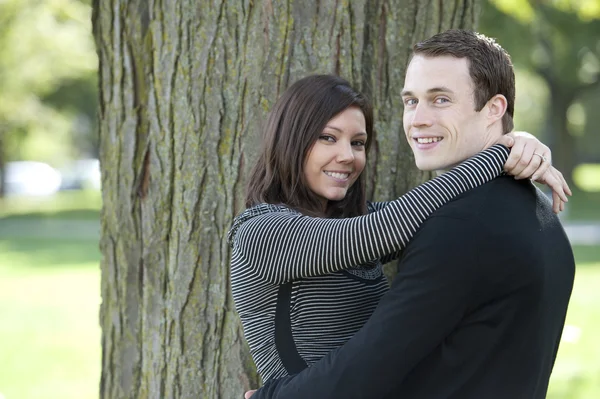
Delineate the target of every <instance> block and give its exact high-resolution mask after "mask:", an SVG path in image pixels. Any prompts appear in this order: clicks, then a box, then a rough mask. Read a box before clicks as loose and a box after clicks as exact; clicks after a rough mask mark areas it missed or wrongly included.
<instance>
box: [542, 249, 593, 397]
mask: <svg viewBox="0 0 600 399" xmlns="http://www.w3.org/2000/svg"><path fill="white" fill-rule="evenodd" d="M599 287H600V250H597V251H596V262H593V263H592V262H590V263H578V265H577V273H576V276H575V285H574V287H573V294H572V296H571V302H570V304H569V311H568V313H567V321H566V326H565V331H564V333H563V340H562V342H561V345H560V348H559V351H558V356H557V359H556V364H555V366H554V371H553V373H552V379H551V381H550V387H549V391H548V398H549V399H588V398H600V345H598V338H599V337H600V290H599V289H598V288H599Z"/></svg>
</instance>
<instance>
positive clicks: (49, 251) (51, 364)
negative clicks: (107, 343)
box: [0, 239, 101, 399]
mask: <svg viewBox="0 0 600 399" xmlns="http://www.w3.org/2000/svg"><path fill="white" fill-rule="evenodd" d="M99 257H100V254H99V252H98V246H97V244H96V242H95V241H89V242H78V243H76V245H75V244H73V243H72V242H69V241H64V240H52V239H46V240H44V241H40V240H34V241H29V240H28V241H10V240H0V320H1V322H0V359H1V362H0V394H1V395H4V397H5V398H6V399H13V398H15V399H33V398H47V399H53V398H56V399H59V398H61V399H87V398H89V399H91V398H97V397H98V385H99V376H100V349H101V348H100V328H99V324H98V307H99V305H100V271H99V266H98V260H99Z"/></svg>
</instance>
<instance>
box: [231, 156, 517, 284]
mask: <svg viewBox="0 0 600 399" xmlns="http://www.w3.org/2000/svg"><path fill="white" fill-rule="evenodd" d="M508 154H509V150H508V149H507V148H506V147H504V146H502V145H494V146H492V147H490V148H488V149H487V150H485V151H482V152H480V153H479V154H477V155H476V156H474V157H472V158H470V159H468V160H466V161H464V162H463V163H461V164H459V165H458V166H456V167H455V168H453V169H451V170H450V171H448V172H446V173H444V174H442V175H440V176H438V177H436V178H434V179H432V180H430V181H428V182H426V183H423V184H421V185H419V186H417V187H415V188H414V189H412V190H410V191H409V192H407V193H406V194H404V195H403V196H401V197H400V198H398V199H396V200H394V201H390V202H389V203H387V206H386V207H384V208H383V209H381V210H379V211H377V212H373V213H370V214H368V215H364V216H358V217H354V218H347V219H325V218H314V217H309V216H304V215H300V214H292V213H287V212H272V213H268V214H265V215H262V216H258V217H255V218H253V219H250V220H248V221H246V222H245V223H244V224H243V225H242V226H240V228H239V230H238V231H237V234H236V236H235V239H234V241H233V251H234V252H236V256H239V257H241V258H243V259H244V261H245V263H246V264H247V265H249V267H250V268H251V269H253V271H254V272H255V273H256V274H257V275H258V276H259V277H260V278H262V279H264V280H266V281H268V282H271V283H273V284H281V283H283V282H286V281H290V280H295V279H298V278H302V277H310V276H318V275H325V274H329V273H333V272H336V271H339V270H344V269H348V268H352V267H356V266H358V265H361V264H364V263H366V262H368V261H372V260H375V259H381V258H384V257H385V256H386V255H391V254H394V253H397V252H398V251H400V250H402V249H403V248H405V247H406V245H407V244H408V242H409V240H410V239H411V238H412V237H413V235H414V234H415V233H416V232H417V230H418V229H419V227H420V226H421V224H423V222H424V221H425V220H426V219H427V218H428V217H429V216H430V215H431V214H432V213H433V212H434V211H435V210H437V209H438V208H440V207H441V206H442V205H444V204H445V203H447V202H448V201H450V200H452V199H453V198H455V197H456V196H458V195H459V194H461V193H463V192H465V191H467V190H469V189H472V188H474V187H477V186H480V185H482V184H484V183H486V182H488V181H490V180H492V179H494V178H495V177H497V176H499V175H500V174H501V173H502V169H503V166H504V163H505V162H506V160H507V158H508Z"/></svg>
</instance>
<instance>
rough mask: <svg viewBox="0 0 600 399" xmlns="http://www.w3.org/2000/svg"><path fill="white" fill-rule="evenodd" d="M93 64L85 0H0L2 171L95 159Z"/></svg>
mask: <svg viewBox="0 0 600 399" xmlns="http://www.w3.org/2000/svg"><path fill="white" fill-rule="evenodd" d="M97 69H98V61H97V56H96V53H95V48H94V42H93V38H92V36H91V34H90V2H89V1H87V0H45V1H39V0H4V1H1V2H0V88H1V89H0V90H2V101H0V171H4V170H5V168H4V167H3V166H4V164H5V163H6V162H8V161H13V160H38V161H44V162H48V163H50V164H53V165H56V166H60V165H61V164H62V163H64V162H65V161H66V160H69V159H73V158H78V157H97V152H98V151H97V139H96V134H95V131H96V127H95V125H96V116H95V113H96V106H97V87H96V86H97V77H96V75H97ZM0 175H3V173H0ZM2 181H3V180H0V193H1V192H2V191H3V187H4V184H2Z"/></svg>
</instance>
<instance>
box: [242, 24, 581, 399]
mask: <svg viewBox="0 0 600 399" xmlns="http://www.w3.org/2000/svg"><path fill="white" fill-rule="evenodd" d="M514 93H515V87H514V73H513V69H512V65H511V61H510V58H509V56H508V55H507V54H506V52H505V51H504V50H503V49H502V48H501V47H500V46H498V45H497V44H496V43H494V42H493V40H490V39H488V38H486V37H484V36H482V35H478V34H476V33H473V32H468V31H459V30H452V31H447V32H444V33H441V34H439V35H436V36H434V37H432V38H430V39H428V40H425V41H424V42H421V43H418V44H417V45H415V47H414V54H413V58H412V60H411V62H410V64H409V67H408V70H407V73H406V79H405V87H404V90H403V92H402V96H403V99H404V130H405V132H406V137H407V139H408V141H409V143H410V145H411V148H412V150H413V152H414V154H415V160H416V163H417V166H418V167H419V168H420V169H423V170H445V169H448V168H450V167H452V166H453V165H455V164H457V163H459V162H461V161H463V160H464V159H466V158H468V157H470V156H472V155H474V154H476V153H477V152H479V151H481V150H483V149H485V148H487V147H489V146H491V145H492V144H493V143H495V142H496V140H497V139H498V138H499V137H500V136H501V135H502V134H504V133H507V132H509V131H510V130H511V129H512V115H513V109H514V97H515V94H514ZM536 155H538V156H539V157H540V158H542V159H544V158H545V155H544V154H536ZM573 277H574V260H573V254H572V251H571V247H570V245H569V242H568V240H567V238H566V235H565V233H564V230H563V229H562V227H561V225H560V222H559V220H558V218H557V217H556V215H554V214H553V213H552V209H551V206H550V203H549V200H548V199H547V198H546V197H545V196H544V195H543V194H542V193H541V192H540V191H539V190H537V189H536V188H535V187H534V186H533V185H532V184H531V182H529V181H528V180H515V179H513V178H512V177H509V176H503V177H500V178H498V179H496V180H494V181H492V182H490V183H488V184H485V185H483V186H481V187H479V188H477V189H474V190H471V191H469V192H467V193H465V194H464V195H462V196H461V197H459V198H458V199H456V200H455V201H453V202H451V203H449V204H448V205H446V206H445V207H443V208H441V209H440V210H439V211H437V212H436V213H435V214H434V215H433V216H432V217H431V218H430V219H429V220H428V221H427V222H426V223H425V224H424V225H423V227H422V228H421V231H420V232H419V233H417V235H416V236H415V237H414V239H413V241H412V243H411V244H409V246H408V247H407V249H406V250H405V252H404V255H403V257H402V260H401V266H400V271H399V273H398V275H397V276H396V278H395V279H394V282H393V284H392V287H391V289H390V291H389V292H388V293H387V294H386V295H385V296H384V297H383V298H382V300H381V302H380V303H379V305H378V307H377V309H376V310H375V313H374V314H373V315H372V317H371V318H370V319H369V321H368V322H367V324H365V326H364V327H363V328H362V329H361V330H360V331H359V332H358V333H357V334H356V335H355V336H354V337H353V338H352V339H351V340H350V341H348V342H347V343H346V344H345V345H344V346H343V347H341V348H339V349H337V350H336V351H334V352H332V353H330V354H329V355H327V356H326V357H324V358H323V359H321V360H320V361H319V362H317V363H316V364H314V365H312V366H311V367H310V368H308V369H305V370H304V371H302V372H301V373H299V374H297V375H295V376H291V377H286V378H282V379H278V380H273V381H269V382H267V384H265V386H264V387H263V388H262V389H260V390H258V391H257V392H256V393H255V394H254V396H252V398H253V399H264V398H286V399H295V398H310V399H321V398H323V399H324V398H345V399H347V398H368V399H377V398H419V399H421V398H426V399H428V398H461V399H465V398H477V399H481V398H483V399H493V398H511V399H517V398H526V399H535V398H544V397H545V396H546V390H547V387H548V381H549V378H550V373H551V371H552V367H553V364H554V360H555V357H556V352H557V349H558V344H559V341H560V336H561V332H562V328H563V325H564V320H565V314H566V310H567V304H568V301H569V297H570V295H571V289H572V286H573Z"/></svg>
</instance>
